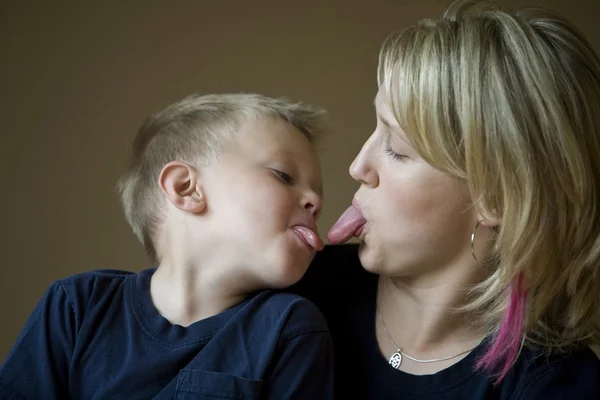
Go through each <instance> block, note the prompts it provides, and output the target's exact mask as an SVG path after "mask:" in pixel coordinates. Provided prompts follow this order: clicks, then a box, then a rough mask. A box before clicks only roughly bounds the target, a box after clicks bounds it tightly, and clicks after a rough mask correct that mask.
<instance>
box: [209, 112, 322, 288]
mask: <svg viewBox="0 0 600 400" xmlns="http://www.w3.org/2000/svg"><path fill="white" fill-rule="evenodd" d="M199 174H200V182H202V183H201V184H202V188H203V191H204V193H205V196H206V202H207V209H206V213H205V217H206V219H205V221H206V223H207V224H208V230H207V232H208V233H207V234H206V235H204V234H201V237H203V238H208V242H209V243H211V247H210V248H209V252H210V253H211V256H210V257H211V258H212V257H213V255H214V256H215V257H216V259H218V260H220V261H219V262H217V264H219V265H224V266H225V268H228V269H231V271H228V272H230V273H232V274H233V276H237V278H238V280H239V281H240V284H244V282H245V283H246V284H251V285H253V286H254V285H256V286H259V287H286V286H289V285H291V284H294V283H296V282H297V281H298V280H299V279H300V278H301V277H302V275H303V274H304V273H305V272H306V269H307V268H308V266H309V264H310V262H311V261H312V259H313V257H314V255H315V252H316V250H320V249H321V248H322V246H323V242H322V241H321V239H320V238H319V237H318V234H317V232H316V231H317V227H316V224H315V220H316V219H317V218H318V216H319V213H320V210H321V203H322V181H321V171H320V165H319V160H318V157H317V154H316V152H315V150H314V148H313V146H312V144H311V143H310V142H309V140H308V139H307V138H306V137H305V136H304V135H303V134H302V133H301V132H299V131H298V130H297V129H296V128H294V127H293V126H291V125H289V124H287V123H285V122H282V121H278V120H266V121H262V122H256V123H250V124H247V125H246V126H245V127H243V128H242V129H241V131H240V132H238V133H236V134H235V136H234V139H233V141H232V143H230V144H228V145H225V146H224V147H223V149H222V150H221V153H220V157H219V160H218V161H217V162H216V163H214V164H212V165H210V166H208V167H205V168H202V169H201V170H200V171H199ZM205 227H206V225H205ZM203 256H204V255H203V254H198V257H199V262H202V258H204V257H203Z"/></svg>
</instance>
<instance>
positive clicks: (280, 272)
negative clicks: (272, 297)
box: [265, 260, 309, 289]
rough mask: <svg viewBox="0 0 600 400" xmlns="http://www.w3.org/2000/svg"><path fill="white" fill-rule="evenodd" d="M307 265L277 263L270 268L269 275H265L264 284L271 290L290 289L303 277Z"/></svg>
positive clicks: (301, 263)
mask: <svg viewBox="0 0 600 400" xmlns="http://www.w3.org/2000/svg"><path fill="white" fill-rule="evenodd" d="M308 265H309V264H308V263H304V262H298V260H296V261H295V262H291V263H279V264H278V265H273V266H272V267H271V268H270V271H269V272H270V273H267V274H265V275H266V276H265V280H266V282H265V284H266V285H268V287H269V288H272V289H285V288H287V287H290V286H292V285H294V284H296V283H298V281H300V279H302V277H303V276H304V274H305V273H306V271H307V270H308Z"/></svg>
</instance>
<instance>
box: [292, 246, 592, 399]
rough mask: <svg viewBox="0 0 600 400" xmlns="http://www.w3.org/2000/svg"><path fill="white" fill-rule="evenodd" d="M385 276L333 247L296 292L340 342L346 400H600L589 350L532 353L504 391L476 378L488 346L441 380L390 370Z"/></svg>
mask: <svg viewBox="0 0 600 400" xmlns="http://www.w3.org/2000/svg"><path fill="white" fill-rule="evenodd" d="M377 282H378V276H377V275H375V274H371V273H369V272H367V271H365V270H364V269H363V268H362V267H361V266H360V261H359V258H358V246H357V245H354V244H350V245H341V246H326V247H325V250H324V251H321V252H319V253H318V254H317V256H316V257H315V259H314V261H313V263H312V264H311V267H310V268H309V269H308V272H307V273H306V275H305V276H304V278H303V279H302V280H301V281H300V282H299V283H298V284H297V285H295V286H294V287H292V288H291V289H290V291H292V292H295V293H298V294H300V295H302V296H306V297H307V298H309V299H311V300H312V301H313V302H314V303H315V304H316V305H317V306H318V307H319V308H320V309H321V310H322V311H323V313H324V315H325V318H326V319H327V322H328V325H329V329H330V332H331V335H332V339H333V347H334V360H335V396H336V398H339V399H361V400H363V399H368V400H379V399H381V400H384V399H403V400H404V399H407V400H408V399H427V400H442V399H468V400H476V399H498V400H529V399H542V400H555V399H556V400H558V399H569V400H570V399H577V400H591V399H600V361H599V360H598V358H597V357H596V356H595V354H594V353H593V352H592V351H591V350H590V349H589V348H587V347H581V348H577V349H573V351H572V352H570V353H569V354H567V355H562V356H560V355H555V356H550V357H545V356H544V355H542V352H541V351H537V350H533V349H527V348H526V349H524V350H523V352H522V353H521V355H520V357H519V358H518V360H517V362H516V364H515V366H514V367H513V368H512V370H511V371H510V373H509V374H508V376H507V377H506V378H505V379H504V380H503V381H502V382H501V383H500V384H499V385H498V386H495V385H494V384H493V379H491V378H490V377H489V376H488V375H486V374H484V373H481V372H478V371H476V370H475V368H474V367H475V364H476V360H477V359H478V358H479V357H480V356H481V355H482V354H483V352H484V351H485V347H484V345H480V346H479V347H478V348H476V349H475V350H474V351H472V352H471V353H470V354H469V355H468V356H466V357H465V358H464V359H462V360H460V361H459V362H457V363H456V364H454V365H452V366H450V367H449V368H446V369H444V370H442V371H440V372H438V373H435V374H430V375H420V376H419V375H412V374H408V373H406V372H403V371H398V370H395V369H393V368H392V367H390V365H389V364H388V361H387V359H386V358H385V357H384V356H383V354H382V353H381V351H380V350H379V345H378V343H377V340H376V336H375V324H376V320H377V316H376V311H375V310H376V298H377Z"/></svg>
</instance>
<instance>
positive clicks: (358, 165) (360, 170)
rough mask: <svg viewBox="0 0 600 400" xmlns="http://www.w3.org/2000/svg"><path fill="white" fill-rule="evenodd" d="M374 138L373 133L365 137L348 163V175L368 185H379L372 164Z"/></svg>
mask: <svg viewBox="0 0 600 400" xmlns="http://www.w3.org/2000/svg"><path fill="white" fill-rule="evenodd" d="M375 145H376V138H375V133H373V134H372V135H371V137H369V139H367V141H366V142H365V144H364V145H363V146H362V148H361V149H360V152H359V153H358V155H357V156H356V158H355V159H354V161H353V162H352V164H350V169H349V172H350V176H351V177H352V178H353V179H354V180H355V181H357V182H360V183H361V184H363V185H365V186H368V187H376V186H377V185H379V176H378V175H377V171H376V170H375V168H374V165H373V162H372V161H373V152H374V151H375Z"/></svg>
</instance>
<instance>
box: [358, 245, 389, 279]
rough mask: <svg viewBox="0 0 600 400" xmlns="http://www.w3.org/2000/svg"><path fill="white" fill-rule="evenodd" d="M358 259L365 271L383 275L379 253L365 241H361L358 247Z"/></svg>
mask: <svg viewBox="0 0 600 400" xmlns="http://www.w3.org/2000/svg"><path fill="white" fill-rule="evenodd" d="M358 258H359V259H360V264H361V265H362V267H363V268H364V269H365V271H368V272H371V273H373V274H381V272H383V271H382V265H381V260H380V257H379V254H378V252H377V251H376V249H374V248H373V247H370V246H368V245H367V244H366V243H365V242H364V241H361V242H360V245H359V247H358Z"/></svg>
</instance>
